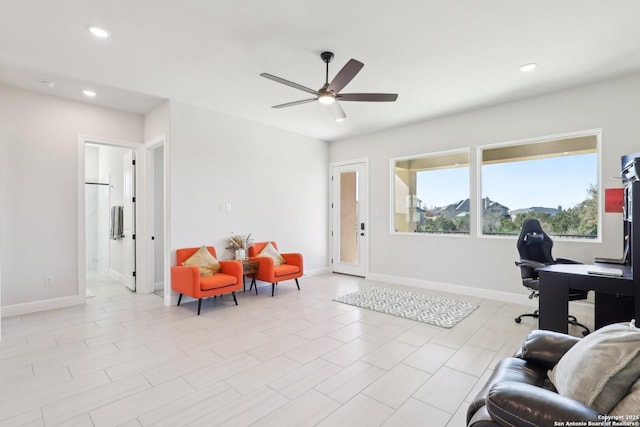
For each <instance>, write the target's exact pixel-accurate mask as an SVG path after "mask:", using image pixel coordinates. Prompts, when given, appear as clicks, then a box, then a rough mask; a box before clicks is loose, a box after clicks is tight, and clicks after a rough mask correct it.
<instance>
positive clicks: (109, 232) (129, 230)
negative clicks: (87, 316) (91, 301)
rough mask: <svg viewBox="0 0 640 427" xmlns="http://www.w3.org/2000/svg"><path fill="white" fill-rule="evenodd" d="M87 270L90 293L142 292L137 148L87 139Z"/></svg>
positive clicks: (85, 221)
mask: <svg viewBox="0 0 640 427" xmlns="http://www.w3.org/2000/svg"><path fill="white" fill-rule="evenodd" d="M83 149H84V249H85V250H84V263H81V264H83V265H84V271H81V274H82V277H84V283H85V285H86V290H87V295H89V296H91V295H93V294H94V293H95V292H96V291H97V289H98V288H100V289H102V290H104V288H105V287H114V286H119V287H126V288H128V289H130V290H131V291H134V292H135V290H136V258H135V254H136V248H135V233H136V220H135V218H136V215H135V196H136V195H135V188H136V182H135V152H134V149H133V148H131V147H123V146H113V145H108V144H102V143H95V142H91V141H85V143H84V147H83Z"/></svg>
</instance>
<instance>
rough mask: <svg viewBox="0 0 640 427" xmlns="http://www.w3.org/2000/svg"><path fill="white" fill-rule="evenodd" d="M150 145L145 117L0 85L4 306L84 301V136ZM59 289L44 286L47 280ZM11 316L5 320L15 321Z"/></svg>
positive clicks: (0, 226) (18, 307)
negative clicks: (81, 178) (81, 171)
mask: <svg viewBox="0 0 640 427" xmlns="http://www.w3.org/2000/svg"><path fill="white" fill-rule="evenodd" d="M79 133H82V134H90V135H96V136H102V137H108V138H114V139H122V140H129V141H142V137H143V118H142V116H140V115H136V114H131V113H124V112H119V111H115V110H110V109H106V108H100V107H95V106H92V105H90V104H84V103H79V102H73V101H68V100H64V99H61V98H55V97H50V96H44V95H40V94H36V93H32V92H28V91H24V90H21V89H16V88H12V87H9V86H4V85H0V144H1V145H0V158H2V168H1V170H0V186H2V190H1V191H0V196H1V197H2V200H0V202H1V203H0V206H1V209H2V219H1V223H0V229H1V232H0V235H2V242H0V244H1V247H0V259H1V260H2V261H1V262H2V304H3V306H4V307H7V306H13V308H15V311H24V310H28V309H29V307H38V303H39V302H42V301H49V300H64V299H65V298H70V299H74V298H76V299H77V298H81V297H79V296H78V261H77V260H78V239H77V234H78V225H77V220H78V218H77V213H78V206H77V192H78V183H77V180H78V177H77V171H78V158H77V150H78V134H79ZM48 275H49V276H51V277H52V279H53V286H46V287H45V286H44V278H45V276H48ZM8 311H9V310H6V309H3V315H9V314H10V313H9V312H8Z"/></svg>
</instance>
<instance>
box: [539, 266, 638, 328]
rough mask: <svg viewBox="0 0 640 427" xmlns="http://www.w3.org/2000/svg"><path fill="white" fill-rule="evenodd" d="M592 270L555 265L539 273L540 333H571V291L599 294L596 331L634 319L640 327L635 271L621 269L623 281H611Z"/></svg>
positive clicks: (596, 299)
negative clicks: (590, 271) (569, 330)
mask: <svg viewBox="0 0 640 427" xmlns="http://www.w3.org/2000/svg"><path fill="white" fill-rule="evenodd" d="M598 265H599V266H603V267H611V268H621V266H619V265H618V266H613V265H607V264H598ZM590 267H593V265H588V264H555V265H550V266H547V267H542V268H539V269H538V273H539V276H538V277H539V280H540V282H539V288H538V289H539V294H540V296H539V298H540V301H539V310H540V323H539V326H540V329H547V330H551V331H556V332H564V333H567V331H568V324H567V316H568V315H569V299H568V298H569V288H571V289H579V290H585V291H594V292H595V316H594V323H595V329H598V328H601V327H602V326H605V325H609V324H611V323H616V322H623V321H629V320H631V319H632V318H633V319H638V322H639V323H640V285H636V283H635V282H634V281H633V277H632V272H631V268H630V267H622V268H621V269H622V270H623V272H624V276H623V277H608V276H601V275H595V274H589V273H588V272H587V271H588V270H589V268H590ZM625 296H626V297H625ZM628 297H634V298H628ZM634 299H635V301H634Z"/></svg>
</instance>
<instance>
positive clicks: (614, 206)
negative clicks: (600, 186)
mask: <svg viewBox="0 0 640 427" xmlns="http://www.w3.org/2000/svg"><path fill="white" fill-rule="evenodd" d="M623 204H624V188H605V190H604V211H605V212H616V213H617V212H620V213H621V212H622V206H623Z"/></svg>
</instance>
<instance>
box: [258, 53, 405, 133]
mask: <svg viewBox="0 0 640 427" xmlns="http://www.w3.org/2000/svg"><path fill="white" fill-rule="evenodd" d="M320 58H321V59H322V60H323V61H324V63H325V64H326V67H327V70H326V77H325V83H324V85H322V87H321V88H320V89H318V90H314V89H311V88H308V87H306V86H302V85H300V84H298V83H294V82H291V81H289V80H285V79H283V78H281V77H277V76H274V75H272V74H268V73H262V74H260V75H261V76H262V77H265V78H267V79H270V80H273V81H274V82H278V83H281V84H283V85H286V86H289V87H292V88H294V89H298V90H301V91H303V92H307V93H310V94H312V95H314V96H315V97H314V98H309V99H302V100H300V101H293V102H287V103H285V104H278V105H274V106H273V107H272V108H285V107H293V106H294V105H300V104H306V103H307V102H313V101H319V102H320V103H322V104H325V105H328V106H329V107H330V108H331V111H332V112H333V114H334V115H335V117H336V121H339V122H340V121H342V120H344V119H345V118H346V117H347V115H346V114H345V113H344V110H343V109H342V107H341V106H340V104H338V102H337V101H360V102H393V101H395V100H396V99H398V94H396V93H340V91H341V90H342V89H343V88H344V87H345V86H346V85H348V84H349V82H350V81H351V80H352V79H353V78H354V77H355V76H356V74H358V72H359V71H360V70H361V69H362V67H364V64H363V63H362V62H360V61H356V60H355V59H350V60H349V62H347V63H346V65H345V66H344V67H342V69H341V70H340V71H338V74H336V76H335V77H334V78H333V80H332V81H331V83H329V62H331V60H332V59H333V52H322V53H321V54H320Z"/></svg>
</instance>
